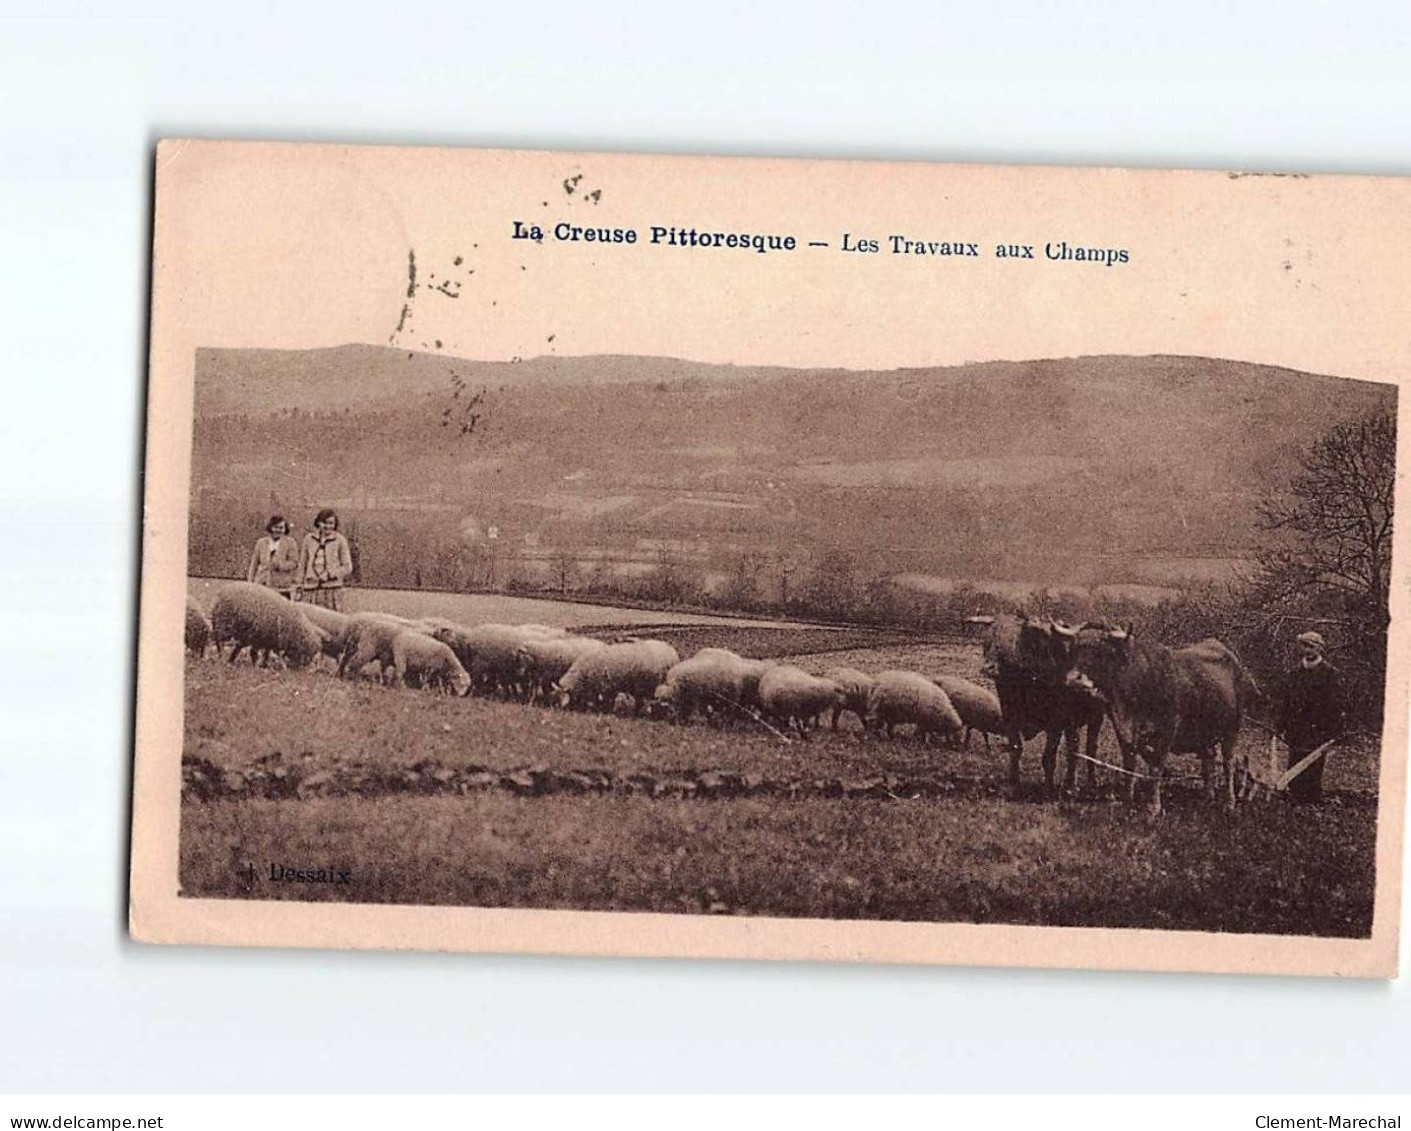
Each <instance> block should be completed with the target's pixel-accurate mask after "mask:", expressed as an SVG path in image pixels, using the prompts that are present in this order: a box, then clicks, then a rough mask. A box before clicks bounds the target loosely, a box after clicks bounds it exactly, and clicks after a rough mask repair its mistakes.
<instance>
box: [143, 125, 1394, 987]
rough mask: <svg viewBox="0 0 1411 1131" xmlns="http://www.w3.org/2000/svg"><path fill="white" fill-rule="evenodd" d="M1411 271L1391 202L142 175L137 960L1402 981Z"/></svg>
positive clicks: (711, 168) (282, 149)
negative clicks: (571, 958)
mask: <svg viewBox="0 0 1411 1131" xmlns="http://www.w3.org/2000/svg"><path fill="white" fill-rule="evenodd" d="M1408 246H1411V181H1406V180H1397V179H1377V178H1359V177H1330V176H1329V177H1322V176H1313V177H1303V176H1299V177H1276V176H1263V175H1242V174H1237V173H1215V172H1206V173H1182V172H1157V171H1129V170H1113V169H1107V170H1097V169H1056V168H1020V167H975V166H947V165H937V164H922V163H905V164H903V163H871V162H839V161H797V160H790V161H785V160H777V161H776V160H755V159H721V158H690V157H666V156H611V155H600V154H582V153H578V154H575V153H542V152H512V151H476V150H449V149H401V148H378V147H358V146H333V145H287V144H253V143H226V142H204V141H168V142H163V143H162V144H161V146H160V147H159V148H158V151H157V154H156V215H155V244H154V249H153V276H152V278H153V287H152V289H153V296H152V326H151V375H150V386H149V394H148V395H149V410H148V429H147V463H146V468H147V475H146V511H145V520H144V521H145V525H144V531H143V558H142V595H141V625H140V648H139V686H138V689H137V695H138V711H137V741H136V769H135V775H136V777H135V820H134V829H133V844H132V874H131V922H132V932H133V934H134V935H135V936H136V937H137V938H139V939H142V940H147V941H152V942H182V943H218V944H226V945H260V946H320V947H390V948H427V949H445V950H462V951H535V952H547V953H571V954H603V955H675V956H709V957H739V958H771V959H830V960H862V961H887V962H927V963H968V964H987V965H1022V966H1064V967H1090V968H1125V969H1151V970H1201V971H1241V972H1266V973H1286V974H1288V973H1296V974H1317V975H1357V976H1374V977H1389V976H1394V975H1395V973H1396V944H1397V929H1398V919H1399V912H1400V881H1401V876H1400V861H1401V847H1402V835H1403V829H1402V813H1403V809H1404V794H1405V777H1406V718H1407V698H1406V688H1407V655H1408V653H1407V647H1406V645H1407V625H1406V618H1407V613H1408V607H1407V586H1406V580H1407V576H1408V568H1407V566H1408V553H1407V551H1408V547H1407V546H1406V545H1405V542H1406V538H1405V531H1404V530H1402V529H1398V528H1396V527H1395V526H1394V523H1393V513H1394V510H1395V509H1396V506H1395V504H1396V503H1397V502H1404V498H1402V499H1399V500H1398V499H1397V496H1401V495H1402V486H1403V479H1404V476H1403V475H1402V474H1399V473H1398V468H1399V467H1400V468H1404V467H1405V461H1406V459H1407V455H1406V451H1405V441H1404V437H1405V434H1406V432H1407V429H1406V428H1404V427H1398V422H1399V418H1400V415H1401V414H1402V413H1403V411H1404V409H1405V405H1404V401H1405V398H1404V396H1403V395H1402V393H1403V392H1404V388H1403V385H1404V382H1405V381H1406V379H1407V377H1408V375H1411V335H1408V332H1407V311H1408V310H1411V271H1408V268H1407V263H1406V258H1405V249H1406V248H1407V247H1408ZM1399 438H1400V455H1399V456H1398V449H1399Z"/></svg>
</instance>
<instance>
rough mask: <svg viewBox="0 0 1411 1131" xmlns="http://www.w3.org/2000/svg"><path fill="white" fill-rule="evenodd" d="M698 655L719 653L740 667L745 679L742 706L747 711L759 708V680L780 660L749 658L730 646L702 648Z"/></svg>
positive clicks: (741, 698)
mask: <svg viewBox="0 0 1411 1131" xmlns="http://www.w3.org/2000/svg"><path fill="white" fill-rule="evenodd" d="M696 655H697V656H708V655H719V656H726V657H729V658H730V659H732V660H733V661H734V662H735V666H736V667H738V668H739V669H740V678H741V680H742V681H743V686H742V687H741V691H740V706H741V707H744V708H745V710H747V711H758V710H759V708H760V703H759V681H760V680H761V679H763V678H764V673H765V672H767V671H768V670H769V669H770V668H772V667H775V666H776V665H777V663H778V661H776V660H747V659H745V658H744V657H743V656H741V655H739V654H738V653H735V652H732V651H730V649H729V648H701V649H700V650H699V651H697V652H696Z"/></svg>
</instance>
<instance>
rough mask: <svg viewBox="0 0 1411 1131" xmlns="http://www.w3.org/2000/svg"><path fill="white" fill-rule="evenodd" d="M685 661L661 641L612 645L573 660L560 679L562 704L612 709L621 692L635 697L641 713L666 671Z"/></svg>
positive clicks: (580, 708)
mask: <svg viewBox="0 0 1411 1131" xmlns="http://www.w3.org/2000/svg"><path fill="white" fill-rule="evenodd" d="M680 662H681V657H680V656H679V655H677V653H676V649H675V648H673V647H672V646H671V645H670V644H667V643H665V642H664V641H661V640H629V641H625V642H623V643H621V644H608V645H607V646H605V647H603V648H599V649H597V650H595V651H592V652H588V653H586V654H584V655H582V656H580V657H578V659H577V660H575V661H574V662H573V666H572V667H571V668H569V669H568V671H567V672H565V673H564V676H563V678H562V679H561V680H559V682H558V690H559V697H560V705H562V706H564V707H573V708H575V709H577V710H580V711H581V710H587V709H588V708H590V707H592V708H594V709H596V710H600V711H611V710H612V708H613V704H614V702H615V701H616V699H617V697H618V696H619V695H624V694H625V695H630V696H631V697H632V699H633V710H632V713H633V714H639V713H640V712H641V711H642V708H643V707H645V706H646V704H647V703H648V702H649V701H650V700H651V698H652V694H653V692H655V691H656V689H657V688H658V687H659V686H660V685H661V683H662V682H663V680H665V679H666V673H667V672H668V671H670V670H671V669H672V668H673V667H675V666H676V665H677V664H679V663H680Z"/></svg>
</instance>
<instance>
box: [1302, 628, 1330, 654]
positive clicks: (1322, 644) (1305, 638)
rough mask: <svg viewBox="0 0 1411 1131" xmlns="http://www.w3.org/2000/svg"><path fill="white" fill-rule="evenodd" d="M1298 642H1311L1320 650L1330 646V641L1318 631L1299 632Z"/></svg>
mask: <svg viewBox="0 0 1411 1131" xmlns="http://www.w3.org/2000/svg"><path fill="white" fill-rule="evenodd" d="M1298 642H1299V643H1300V644H1311V645H1313V647H1315V648H1317V649H1318V651H1320V652H1321V651H1323V649H1324V648H1326V647H1327V646H1328V642H1327V641H1326V640H1324V639H1323V636H1322V634H1321V633H1318V632H1300V633H1299V634H1298Z"/></svg>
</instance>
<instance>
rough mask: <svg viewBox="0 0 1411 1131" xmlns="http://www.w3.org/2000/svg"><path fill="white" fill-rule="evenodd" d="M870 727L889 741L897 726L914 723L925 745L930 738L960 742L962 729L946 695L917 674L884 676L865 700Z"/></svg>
mask: <svg viewBox="0 0 1411 1131" xmlns="http://www.w3.org/2000/svg"><path fill="white" fill-rule="evenodd" d="M867 721H868V723H869V725H876V726H882V727H885V728H886V731H887V737H888V738H891V737H892V736H893V735H892V731H893V728H894V727H895V726H896V725H897V724H898V723H914V724H915V725H916V733H917V735H918V736H920V737H921V738H923V739H924V740H925V741H929V740H930V736H931V735H933V734H938V735H941V736H942V737H950V738H959V737H960V732H961V731H962V730H964V729H965V725H964V724H963V723H962V722H961V721H960V716H959V715H958V714H956V712H955V708H954V707H952V706H951V702H950V699H949V698H948V697H947V696H946V693H945V692H944V691H942V690H941V689H940V688H939V687H937V686H936V685H935V684H934V683H932V682H931V681H930V680H929V679H927V678H926V677H925V676H924V675H919V674H917V673H916V672H883V673H882V674H881V675H879V676H877V677H876V679H875V682H874V684H873V687H872V693H871V694H870V695H869V696H868V697H867Z"/></svg>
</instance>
